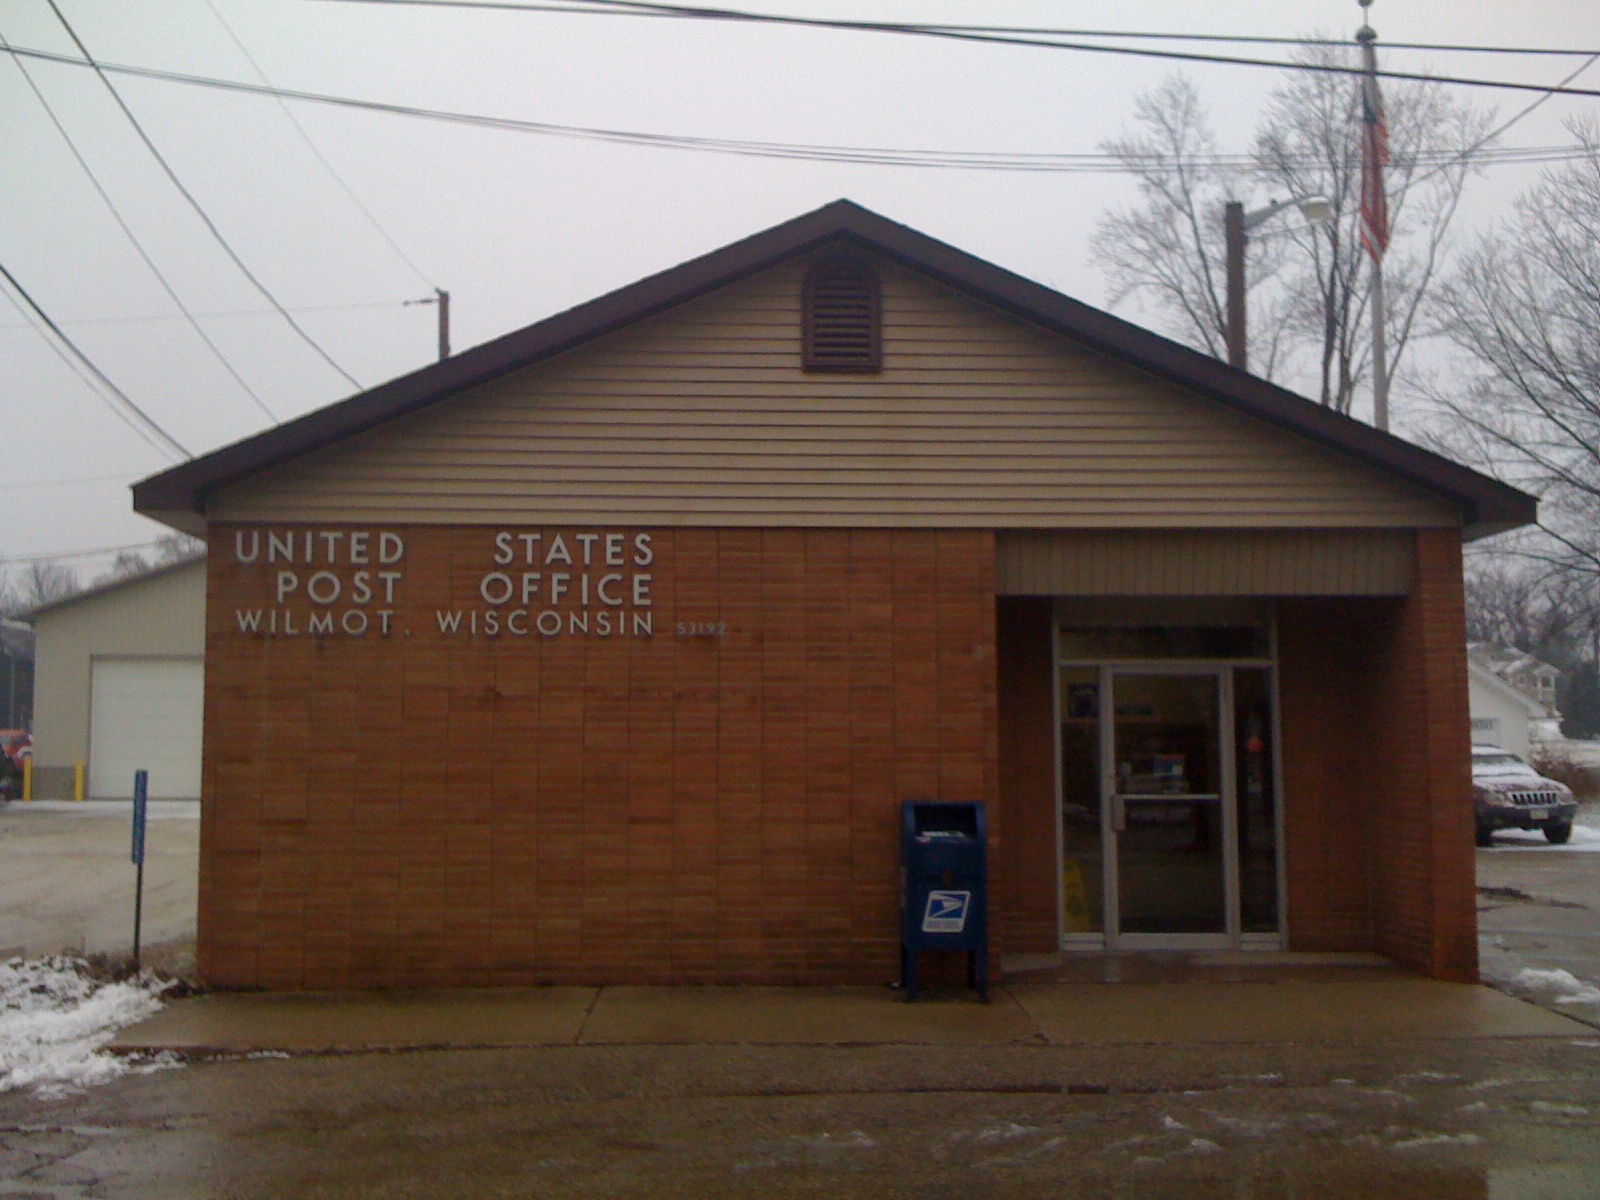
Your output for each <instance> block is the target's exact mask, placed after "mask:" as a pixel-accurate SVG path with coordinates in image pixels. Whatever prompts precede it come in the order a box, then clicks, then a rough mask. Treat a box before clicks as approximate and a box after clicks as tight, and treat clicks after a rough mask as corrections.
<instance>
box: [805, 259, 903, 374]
mask: <svg viewBox="0 0 1600 1200" xmlns="http://www.w3.org/2000/svg"><path fill="white" fill-rule="evenodd" d="M802 303H803V307H804V309H805V327H804V329H803V331H802V338H803V342H804V347H803V350H802V363H803V365H804V367H805V369H806V370H808V371H856V372H871V371H881V370H882V369H883V334H882V319H881V315H880V309H879V299H878V278H877V276H876V275H874V274H873V273H872V268H871V267H869V266H867V264H866V263H864V262H861V261H860V260H858V259H853V258H832V259H828V260H827V261H825V262H821V263H818V264H817V265H816V266H815V267H813V268H811V271H810V273H809V274H808V275H807V276H806V282H805V289H804V293H803V298H802Z"/></svg>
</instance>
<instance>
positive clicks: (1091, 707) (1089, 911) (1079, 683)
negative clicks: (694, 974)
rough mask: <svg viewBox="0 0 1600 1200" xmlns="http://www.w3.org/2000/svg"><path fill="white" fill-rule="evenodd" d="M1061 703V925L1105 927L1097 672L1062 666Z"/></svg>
mask: <svg viewBox="0 0 1600 1200" xmlns="http://www.w3.org/2000/svg"><path fill="white" fill-rule="evenodd" d="M1059 686H1060V688H1061V692H1060V697H1061V699H1060V704H1061V917H1062V921H1061V928H1062V931H1063V932H1064V933H1067V934H1069V935H1070V934H1075V933H1104V932H1105V889H1104V873H1103V864H1102V859H1103V853H1102V849H1101V837H1100V805H1101V795H1100V672H1099V670H1097V669H1096V668H1094V667H1063V668H1062V669H1061V672H1060V682H1059Z"/></svg>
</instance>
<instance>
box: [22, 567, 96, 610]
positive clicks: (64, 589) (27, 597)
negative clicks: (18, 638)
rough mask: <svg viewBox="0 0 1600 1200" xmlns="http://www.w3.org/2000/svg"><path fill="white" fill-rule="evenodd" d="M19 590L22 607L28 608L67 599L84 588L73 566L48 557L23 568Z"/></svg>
mask: <svg viewBox="0 0 1600 1200" xmlns="http://www.w3.org/2000/svg"><path fill="white" fill-rule="evenodd" d="M17 590H18V595H19V597H20V599H21V602H22V607H23V609H24V610H26V609H34V608H38V607H39V606H41V605H44V604H54V603H55V602H56V601H58V600H65V599H66V598H67V597H69V596H75V595H77V593H78V592H80V591H82V590H83V588H82V585H81V584H80V583H79V582H78V573H77V572H76V571H74V570H73V569H72V568H71V567H69V566H66V565H65V564H63V563H59V562H52V561H50V560H48V559H38V560H35V561H33V562H30V563H28V565H27V566H26V567H24V568H23V570H22V574H21V577H20V579H19V580H18V582H17Z"/></svg>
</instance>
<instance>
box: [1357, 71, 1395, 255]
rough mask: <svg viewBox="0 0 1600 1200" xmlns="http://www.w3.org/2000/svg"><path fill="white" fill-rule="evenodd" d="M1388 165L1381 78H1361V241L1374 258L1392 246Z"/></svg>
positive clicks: (1386, 129)
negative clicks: (1386, 177) (1386, 188)
mask: <svg viewBox="0 0 1600 1200" xmlns="http://www.w3.org/2000/svg"><path fill="white" fill-rule="evenodd" d="M1388 165H1389V124H1388V122H1387V120H1386V119H1385V118H1384V115H1383V97H1382V96H1381V95H1379V94H1378V80H1377V79H1376V77H1374V76H1372V75H1370V74H1369V75H1367V76H1366V77H1365V78H1364V79H1362V81H1361V244H1362V245H1363V246H1365V247H1366V248H1367V253H1368V254H1370V255H1372V261H1373V262H1379V261H1381V260H1382V259H1383V252H1384V251H1385V250H1387V249H1388V248H1389V197H1388V195H1387V194H1386V193H1385V192H1384V189H1383V169H1384V167H1386V166H1388Z"/></svg>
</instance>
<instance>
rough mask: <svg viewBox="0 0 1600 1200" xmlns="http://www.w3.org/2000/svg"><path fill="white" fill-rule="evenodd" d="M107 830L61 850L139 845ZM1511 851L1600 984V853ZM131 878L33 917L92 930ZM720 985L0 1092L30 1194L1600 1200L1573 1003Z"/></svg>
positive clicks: (1490, 919) (354, 1026)
mask: <svg viewBox="0 0 1600 1200" xmlns="http://www.w3.org/2000/svg"><path fill="white" fill-rule="evenodd" d="M43 815H44V814H42V813H35V814H33V816H32V817H30V818H28V820H29V824H28V825H27V826H26V827H25V829H24V833H25V834H26V835H27V836H30V837H31V836H34V835H38V836H40V837H44V836H46V823H45V822H40V821H39V818H40V817H41V816H43ZM93 825H94V826H96V827H102V828H103V829H104V830H111V829H112V828H113V825H116V826H118V827H119V828H118V831H117V832H116V834H115V836H113V834H112V833H110V832H105V833H100V832H91V831H89V826H88V825H86V824H82V823H80V828H81V829H83V830H84V832H82V833H79V834H76V835H74V834H68V833H61V834H60V836H62V837H78V838H79V839H80V841H81V840H82V839H83V838H88V842H86V843H84V844H85V845H89V843H92V844H93V845H92V852H93V854H98V855H99V856H100V857H101V858H102V859H105V860H106V861H111V858H109V857H107V856H115V857H116V858H117V859H119V860H120V861H125V859H124V858H122V856H123V855H124V854H125V848H124V847H123V846H122V845H121V839H122V832H121V830H120V822H103V821H102V822H94V823H93ZM171 828H173V829H174V830H176V829H178V828H180V827H179V826H177V825H174V826H171ZM58 832H59V831H58ZM49 836H51V837H54V836H57V835H55V834H50V835H49ZM101 842H104V843H105V844H104V845H103V846H102V845H100V843H101ZM113 843H115V844H113ZM62 845H63V846H65V845H66V843H65V842H63V843H62ZM25 847H26V843H25V842H19V841H13V842H12V844H11V846H10V852H11V853H12V856H13V857H12V859H6V860H5V862H6V864H9V863H10V862H11V861H13V860H14V861H18V862H23V861H25V859H26V857H27V851H26V848H25ZM4 852H5V848H4V847H0V854H3V853H4ZM85 853H89V851H87V850H86V851H85ZM80 865H81V864H80ZM5 869H6V870H7V871H8V872H9V870H10V867H9V865H6V868H5ZM1479 871H1480V885H1481V886H1482V887H1483V888H1484V889H1486V890H1484V891H1482V892H1481V893H1480V903H1481V908H1482V912H1481V917H1482V921H1483V931H1484V946H1485V965H1486V968H1488V969H1489V970H1490V971H1491V973H1498V974H1499V975H1503V976H1506V977H1509V976H1512V975H1514V974H1515V972H1516V971H1517V970H1520V969H1521V968H1522V967H1525V966H1536V967H1542V968H1547V969H1556V968H1559V969H1563V970H1570V971H1571V972H1572V973H1573V974H1574V975H1576V976H1578V977H1579V978H1583V979H1588V980H1600V938H1597V937H1595V936H1594V935H1595V933H1596V932H1597V926H1600V919H1597V917H1596V913H1600V854H1571V853H1559V852H1547V851H1539V850H1533V849H1525V848H1515V847H1512V846H1510V845H1509V844H1505V845H1497V846H1496V847H1495V848H1493V849H1491V850H1483V851H1480V852H1479ZM101 886H102V881H99V880H95V879H92V878H87V877H83V878H75V879H69V880H68V883H67V885H66V886H65V887H64V888H63V889H61V891H60V892H59V893H57V894H56V895H55V897H54V899H51V897H50V894H49V893H48V891H47V890H46V889H40V890H39V891H38V892H36V893H34V895H35V896H36V897H38V898H41V899H42V900H44V901H47V903H43V904H38V905H35V911H42V912H56V913H58V914H61V915H59V916H58V917H56V918H52V919H56V920H57V921H58V924H60V925H61V928H62V929H65V930H66V931H67V932H68V933H69V934H70V933H71V932H72V930H71V929H69V928H68V925H69V924H70V922H71V920H73V919H75V918H72V916H71V905H72V903H73V901H72V897H73V896H74V895H77V896H78V900H79V901H83V900H84V897H86V896H89V895H90V892H89V891H84V890H83V889H90V891H93V893H94V895H95V896H98V895H99V891H98V889H99V888H100V887H101ZM74 889H76V890H74ZM79 892H81V893H82V894H81V895H79V894H78V893H79ZM90 898H91V899H92V897H90ZM32 903H33V901H30V904H32ZM52 905H53V906H54V907H52ZM62 922H66V923H65V924H63V923H62ZM1113 980H1115V981H1118V982H1114V983H1108V982H1104V981H1113ZM1096 981H1102V982H1096ZM530 991H531V990H530ZM690 991H691V990H690V989H681V990H680V989H603V990H602V989H585V988H575V989H548V990H543V991H541V992H540V993H539V994H538V995H537V996H536V997H534V998H533V1002H532V1003H531V1005H530V999H529V996H528V995H526V994H524V995H521V996H519V995H516V994H512V993H509V992H505V993H478V994H475V995H473V996H471V997H467V998H464V999H460V1000H458V1001H456V1002H455V1004H456V1006H455V1007H452V1006H451V1004H449V1003H445V1004H441V1003H440V1001H441V997H440V996H433V997H429V996H426V995H419V994H410V995H405V996H395V995H390V996H367V997H357V998H351V997H338V996H322V997H315V996H310V997H295V998H288V999H287V1001H285V998H270V997H260V996H231V997H226V996H212V997H202V998H197V999H196V1000H194V1001H191V1002H185V1003H186V1004H187V1005H188V1006H187V1007H185V1006H183V1005H175V1006H173V1007H172V1008H169V1009H168V1010H167V1013H166V1014H163V1016H164V1017H165V1019H166V1021H167V1022H168V1024H167V1026H166V1029H167V1032H166V1033H165V1034H164V1035H162V1037H154V1036H151V1031H152V1030H153V1029H159V1028H160V1026H158V1025H150V1026H146V1027H145V1028H144V1030H143V1031H142V1033H140V1031H138V1030H137V1028H136V1029H134V1030H130V1031H128V1032H127V1034H125V1037H128V1038H130V1039H131V1040H132V1041H134V1042H137V1041H141V1040H142V1041H143V1042H144V1043H146V1044H148V1045H149V1046H150V1047H152V1048H155V1047H158V1046H162V1045H166V1046H171V1047H177V1048H178V1052H177V1053H176V1054H174V1055H172V1056H171V1064H172V1069H166V1070H155V1071H152V1072H150V1073H148V1074H133V1075H128V1076H125V1077H123V1078H121V1079H119V1080H117V1081H115V1082H113V1083H110V1084H107V1085H105V1086H102V1087H99V1088H96V1089H93V1090H91V1091H89V1092H86V1093H82V1094H78V1095H72V1096H67V1097H64V1098H60V1099H42V1098H40V1097H38V1096H36V1095H34V1094H32V1093H29V1092H26V1091H13V1092H9V1093H4V1094H0V1200H12V1198H15V1197H38V1198H43V1197H51V1198H58V1197H59V1198H67V1197H73V1198H78V1197H82V1198H91V1197H94V1198H104V1200H121V1198H124V1197H128V1198H131V1197H139V1198H141V1200H143V1198H147V1197H154V1198H157V1200H168V1198H170V1200H188V1198H191V1197H193V1198H200V1197H206V1198H212V1197H239V1198H246V1197H248V1198H252V1200H253V1198H256V1197H260V1198H263V1200H267V1198H278V1197H293V1198H296V1200H299V1198H301V1197H306V1198H312V1200H318V1198H324V1197H326V1198H335V1197H340V1198H342V1197H402V1198H404V1197H424V1196H425V1197H429V1198H433V1197H457V1196H460V1197H480V1196H482V1197H519V1198H520V1197H540V1198H543V1197H609V1196H619V1197H641V1198H643V1197H697V1198H698V1197H712V1198H715V1197H723V1196H728V1197H735V1196H737V1197H756V1196H760V1197H768V1196H785V1195H791V1194H792V1195H797V1196H798V1195H825V1196H830V1197H835V1196H837V1197H889V1198H898V1197H907V1198H913V1197H914V1198H918V1200H941V1198H944V1197H950V1198H956V1197H960V1198H961V1200H974V1198H978V1197H989V1196H994V1197H1013V1196H1015V1197H1024V1196H1025V1197H1029V1198H1030V1200H1031V1198H1035V1197H1040V1198H1043V1197H1049V1198H1052V1200H1053V1198H1056V1197H1061V1198H1072V1200H1077V1198H1079V1197H1083V1198H1091V1200H1099V1198H1101V1197H1104V1198H1106V1200H1111V1198H1113V1197H1115V1198H1118V1200H1122V1198H1136V1197H1137V1198H1142V1197H1151V1198H1156V1197H1159V1198H1161V1200H1168V1198H1180V1200H1188V1198H1190V1197H1196V1198H1199V1200H1210V1198H1211V1197H1215V1198H1217V1200H1223V1198H1224V1197H1226V1198H1228V1200H1313V1198H1314V1200H1343V1198H1349V1200H1380V1198H1383V1197H1391V1196H1394V1197H1404V1198H1405V1200H1433V1198H1440V1200H1443V1198H1449V1200H1458V1198H1459V1200H1465V1198H1469V1197H1470V1198H1473V1200H1477V1198H1485V1200H1487V1198H1491V1197H1492V1198H1495V1200H1594V1198H1595V1197H1600V1027H1596V1028H1590V1027H1588V1026H1585V1025H1578V1024H1571V1023H1568V1022H1567V1021H1564V1020H1560V1019H1557V1018H1554V1017H1550V1016H1549V1013H1563V1014H1565V1015H1569V1016H1572V1017H1581V1018H1585V1019H1588V1020H1591V1021H1593V1022H1594V1024H1595V1025H1596V1026H1600V1011H1597V1012H1595V1013H1594V1014H1592V1015H1591V1014H1589V1013H1588V1012H1587V1011H1586V1010H1583V1009H1582V1008H1580V1007H1574V1006H1567V1007H1563V1006H1560V1005H1556V1004H1554V1003H1553V1002H1551V1001H1550V1000H1549V998H1548V997H1547V998H1546V1009H1547V1010H1548V1011H1543V1010H1535V1009H1532V1008H1530V1007H1529V1006H1526V1005H1520V1004H1518V1003H1517V1002H1515V1001H1512V1000H1510V999H1507V998H1506V997H1504V996H1500V995H1496V994H1495V993H1491V992H1486V991H1482V990H1480V989H1472V988H1459V987H1452V986H1451V985H1439V984H1434V983H1432V982H1430V981H1426V980H1416V979H1413V978H1411V977H1407V976H1404V975H1402V974H1400V973H1398V972H1395V971H1393V970H1392V969H1391V968H1388V967H1387V966H1385V965H1383V964H1382V963H1381V962H1376V961H1373V960H1370V959H1362V958H1352V959H1350V960H1349V961H1344V962H1332V961H1321V962H1314V961H1311V960H1304V959H1298V960H1282V961H1277V962H1269V961H1267V960H1265V959H1263V958H1261V957H1259V956H1250V957H1243V956H1241V957H1240V958H1238V959H1236V960H1234V961H1231V962H1230V961H1227V960H1226V959H1220V958H1213V961H1212V962H1211V963H1210V965H1209V966H1207V967H1206V968H1205V969H1203V970H1202V969H1198V968H1196V966H1195V965H1194V964H1193V963H1192V962H1185V961H1183V960H1182V959H1181V957H1177V956H1168V957H1163V956H1140V957H1138V958H1137V959H1127V960H1117V959H1115V958H1114V956H1107V957H1104V958H1100V959H1086V958H1074V959H1072V960H1070V961H1069V962H1067V963H1066V964H1065V965H1064V966H1041V967H1039V968H1038V969H1036V970H1033V971H1029V972H1022V973H1013V974H1011V975H1010V976H1009V977H1008V980H1007V984H1006V987H1005V988H1004V989H1002V990H1001V991H1000V993H999V994H998V996H997V1000H996V1003H995V1004H992V1005H990V1006H988V1007H987V1008H983V1007H980V1006H978V1005H976V1004H972V1003H970V1002H968V1001H966V1000H965V999H961V998H957V997H954V996H945V997H943V998H941V999H938V1000H935V1001H933V1002H931V1003H928V1004H925V1005H919V1006H916V1007H915V1008H909V1009H908V1008H907V1007H906V1006H903V1005H900V1004H898V1003H896V1000H895V997H894V996H893V995H892V994H891V993H889V992H887V990H885V989H817V990H816V991H818V992H826V993H831V995H829V996H824V997H822V999H824V1000H828V1001H831V1003H827V1004H823V1005H821V1006H820V1007H819V1006H818V1005H817V1004H816V1003H814V1002H815V1000H816V999H817V997H816V996H810V997H807V996H801V995H796V992H798V991H803V990H802V989H731V988H730V989H705V990H700V997H699V999H698V1000H695V999H694V998H693V997H691V996H690V995H689V992H690ZM457 995H458V996H459V994H457ZM444 999H446V1000H448V999H449V997H444ZM229 1005H232V1006H234V1007H233V1011H232V1012H231V1013H230V1012H228V1011H226V1010H227V1009H228V1007H229ZM252 1005H254V1006H255V1008H254V1010H251V1006H252ZM219 1010H224V1011H221V1012H220V1015H219ZM185 1013H186V1014H195V1015H193V1016H183V1017H182V1018H181V1019H180V1017H179V1014H185ZM207 1013H210V1014H211V1016H210V1017H206V1016H205V1014H207ZM530 1014H536V1015H534V1016H530ZM241 1017H243V1018H245V1020H244V1021H243V1023H241V1020H240V1018H241ZM160 1019H161V1018H158V1021H159V1020H160ZM208 1020H209V1022H210V1023H209V1025H208V1024H207V1021H208ZM241 1029H243V1030H244V1031H245V1032H244V1033H242V1034H241V1033H240V1032H239V1031H240V1030H241ZM463 1029H467V1030H470V1031H471V1032H472V1037H471V1038H468V1037H466V1036H465V1035H464V1034H463V1032H462V1030H463ZM530 1029H532V1030H535V1031H536V1032H537V1036H534V1033H531V1032H530ZM307 1030H311V1031H312V1032H313V1033H314V1034H315V1035H316V1036H312V1037H309V1038H308V1037H307V1036H306V1031H307ZM229 1031H232V1032H229ZM135 1035H137V1036H135ZM163 1038H164V1039H165V1040H163ZM466 1041H471V1042H472V1044H473V1045H474V1046H476V1047H477V1048H471V1049H466V1048H459V1047H460V1045H461V1044H462V1043H463V1042H466ZM446 1046H450V1047H451V1048H445V1047H446ZM285 1047H286V1048H285ZM145 1062H146V1064H147V1065H159V1063H151V1062H150V1061H149V1059H148V1057H147V1058H146V1059H145Z"/></svg>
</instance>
